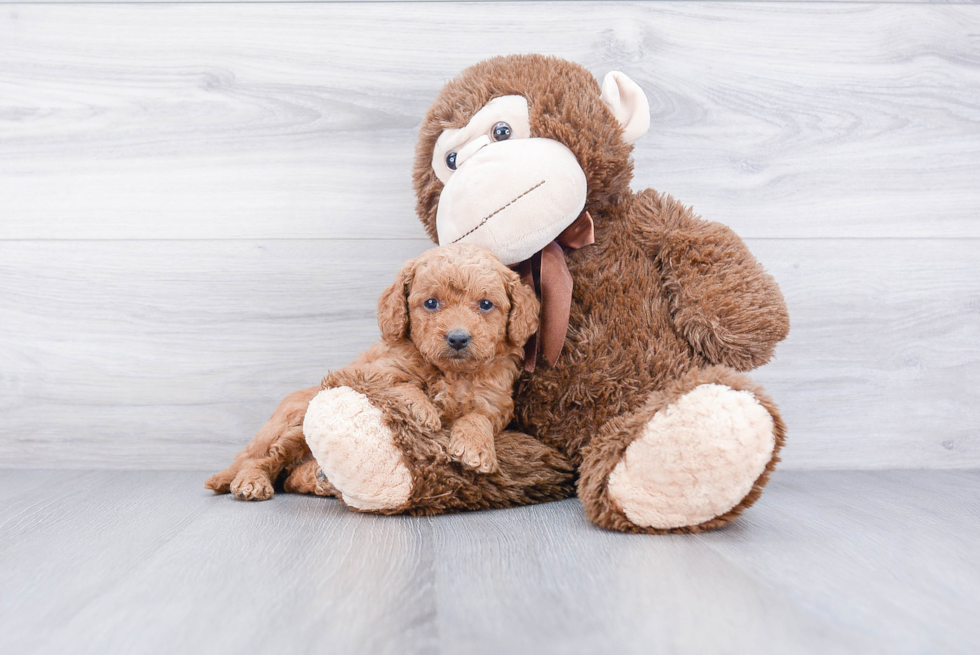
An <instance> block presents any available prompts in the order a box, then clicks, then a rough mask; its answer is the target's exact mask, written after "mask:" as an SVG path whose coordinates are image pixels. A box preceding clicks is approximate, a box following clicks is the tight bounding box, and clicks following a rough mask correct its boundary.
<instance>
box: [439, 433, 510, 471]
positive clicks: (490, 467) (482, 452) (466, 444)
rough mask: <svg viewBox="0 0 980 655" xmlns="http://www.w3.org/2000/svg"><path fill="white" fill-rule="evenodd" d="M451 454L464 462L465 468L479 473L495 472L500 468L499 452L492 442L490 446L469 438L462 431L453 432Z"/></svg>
mask: <svg viewBox="0 0 980 655" xmlns="http://www.w3.org/2000/svg"><path fill="white" fill-rule="evenodd" d="M449 455H450V457H452V458H453V459H454V460H455V461H457V462H459V463H460V464H462V465H463V467H464V468H468V469H472V470H474V471H477V472H479V473H495V472H496V471H497V470H498V466H497V453H496V452H494V449H493V444H492V443H491V444H490V447H489V448H488V447H486V446H485V445H483V444H478V443H475V442H474V441H473V440H470V439H467V438H466V437H465V436H463V435H462V434H460V433H455V434H453V437H452V439H450V441H449Z"/></svg>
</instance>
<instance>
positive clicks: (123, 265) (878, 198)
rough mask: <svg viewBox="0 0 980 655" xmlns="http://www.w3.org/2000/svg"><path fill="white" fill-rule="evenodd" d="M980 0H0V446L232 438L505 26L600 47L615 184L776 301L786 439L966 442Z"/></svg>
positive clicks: (284, 381) (812, 457)
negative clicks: (783, 302)
mask: <svg viewBox="0 0 980 655" xmlns="http://www.w3.org/2000/svg"><path fill="white" fill-rule="evenodd" d="M978 35H980V7H976V6H970V5H960V6H948V5H941V4H931V5H930V4H914V5H896V4H831V3H782V4H754V3H747V4H728V3H697V2H664V3H630V4H626V3H612V2H603V3H587V2H574V3H564V4H556V3H531V4H522V5H518V4H514V3H488V4H472V3H422V4H408V3H397V4H376V3H368V4H346V3H340V4H223V5H222V4H210V3H208V4H205V3H200V4H173V5H142V6H134V5H124V4H117V5H113V4H95V5H81V4H59V5H43V6H36V5H16V4H5V5H3V6H2V7H0V464H5V465H16V466H56V467H75V466H98V467H117V468H127V467H142V468H202V467H203V468H210V467H216V466H219V465H222V464H223V463H224V462H225V460H226V459H227V458H228V457H229V456H230V455H231V454H232V453H233V452H234V450H235V449H236V448H237V447H238V446H239V445H240V444H241V443H243V442H244V440H245V439H247V438H248V437H249V436H250V434H251V433H252V432H254V430H255V429H256V428H257V427H258V426H259V425H260V424H261V422H262V421H263V419H264V418H265V416H266V415H267V413H268V412H269V411H270V410H271V409H272V408H273V407H274V405H275V403H276V401H277V400H278V398H279V397H281V396H282V395H283V394H284V393H286V392H288V391H290V390H292V389H294V388H297V387H298V386H301V385H306V384H310V383H312V382H315V381H316V380H317V379H318V378H319V376H320V375H322V373H323V372H324V370H325V369H326V368H328V367H330V366H337V365H341V364H343V363H344V362H345V361H347V360H349V359H350V358H351V357H352V356H353V355H354V354H355V353H356V352H357V351H358V350H359V349H360V348H363V347H364V346H366V345H367V344H369V343H370V342H371V341H372V340H373V339H374V338H375V337H376V334H377V332H376V328H375V326H374V321H373V318H372V312H373V306H374V298H376V296H377V294H378V292H379V291H380V290H381V289H382V288H383V287H384V286H385V285H386V284H387V283H388V281H389V280H390V278H391V275H392V274H393V272H394V271H395V270H396V269H397V267H398V265H399V263H400V262H401V261H402V259H404V258H406V257H409V256H411V255H413V254H414V253H416V252H419V251H420V250H422V249H424V248H425V247H427V245H428V244H427V242H426V241H425V240H424V239H423V238H422V236H423V235H422V231H421V229H420V227H419V226H418V224H417V221H416V220H415V218H414V215H413V197H412V192H411V187H410V175H409V172H410V168H411V161H412V153H413V144H414V135H415V131H416V129H417V126H418V123H419V120H420V118H421V116H422V114H423V113H424V111H425V109H426V107H427V106H428V104H429V102H430V101H431V99H432V97H433V96H434V94H435V93H436V92H437V91H438V89H439V87H440V86H441V84H442V83H443V82H444V81H445V80H446V79H448V78H449V77H451V76H452V75H453V74H455V73H456V72H458V71H459V70H460V69H461V68H463V67H464V66H466V65H468V64H470V63H472V62H474V61H477V60H479V59H481V58H483V57H486V56H490V55H493V54H498V53H507V52H522V51H537V52H547V53H553V54H558V55H561V56H565V57H568V58H570V59H573V60H576V61H579V62H581V63H583V64H585V65H586V66H588V67H589V68H590V69H591V70H593V71H594V72H595V73H596V74H597V75H601V74H603V73H605V72H607V71H609V70H613V69H619V70H624V71H626V72H628V73H629V74H630V75H631V76H633V77H634V78H635V79H636V80H637V81H639V82H640V84H641V85H642V86H643V87H644V89H645V90H646V92H647V94H648V95H649V97H650V99H651V104H652V108H653V112H654V117H653V128H652V130H651V133H650V134H649V135H648V136H647V137H646V138H645V139H644V140H642V141H641V142H640V143H639V144H638V148H637V150H636V153H635V157H636V163H637V175H636V182H635V186H636V187H637V188H643V187H646V186H653V187H656V188H659V189H662V190H665V191H669V192H671V193H672V194H674V195H675V196H677V197H678V198H680V199H682V200H684V201H685V202H687V203H691V204H694V205H695V207H696V209H697V210H698V211H700V212H701V213H703V214H704V215H705V216H706V217H708V218H711V219H715V220H720V221H723V222H725V223H728V224H729V225H731V226H733V227H734V228H735V229H736V230H738V231H739V232H740V233H741V234H742V235H743V236H745V237H746V238H747V240H748V242H749V244H750V246H751V247H752V249H753V250H754V252H756V253H757V255H758V256H759V257H760V259H761V260H762V261H763V262H764V263H765V264H766V265H767V266H768V267H769V269H770V270H771V271H772V272H773V273H774V274H775V275H776V277H777V278H778V279H779V281H780V283H781V284H782V285H783V289H784V291H785V293H786V295H787V298H788V301H789V303H790V308H791V312H792V317H793V332H792V334H791V336H790V339H789V340H788V341H787V342H786V343H785V344H784V345H783V346H782V347H781V348H780V350H779V353H778V359H777V361H776V362H775V363H773V364H771V365H770V366H768V367H766V368H764V369H763V370H761V371H759V372H758V374H757V378H758V379H760V380H761V381H763V382H764V383H766V384H767V386H768V388H769V390H770V391H771V393H772V394H773V395H774V396H775V398H776V399H777V401H778V402H779V403H780V404H781V406H782V407H783V408H784V411H785V414H786V418H787V421H788V422H789V425H790V443H789V446H788V448H787V450H786V451H785V460H786V464H785V466H786V467H787V468H839V467H844V468H847V467H857V468H885V467H938V468H962V467H976V466H978V465H980V264H978V263H977V262H978V261H980V191H978V186H980V185H978V177H980V174H978V171H980V36H978Z"/></svg>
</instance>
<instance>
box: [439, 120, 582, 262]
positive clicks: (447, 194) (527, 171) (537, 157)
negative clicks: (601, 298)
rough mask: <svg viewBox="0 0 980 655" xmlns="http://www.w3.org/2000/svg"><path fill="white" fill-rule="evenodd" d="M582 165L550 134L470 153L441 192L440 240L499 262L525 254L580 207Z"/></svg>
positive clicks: (545, 241) (540, 244) (544, 241)
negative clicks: (482, 251)
mask: <svg viewBox="0 0 980 655" xmlns="http://www.w3.org/2000/svg"><path fill="white" fill-rule="evenodd" d="M587 191H588V189H587V183H586V179H585V172H584V171H583V170H582V167H581V166H579V163H578V160H576V159H575V155H574V154H573V153H572V151H571V150H569V149H568V148H567V147H566V146H565V145H563V144H561V143H558V142H557V141H554V140H552V139H542V138H534V139H515V140H511V141H500V142H497V143H491V144H489V145H486V146H484V147H482V148H480V149H479V150H478V151H477V152H475V153H474V154H473V155H472V156H470V157H468V158H467V159H466V160H465V161H464V162H463V163H462V164H461V165H460V166H459V169H458V170H456V172H455V173H454V174H453V176H452V177H450V178H449V181H448V182H447V183H446V186H445V188H444V189H443V191H442V195H441V196H440V198H439V208H438V211H437V213H436V230H437V231H438V235H439V243H440V244H443V245H446V244H450V243H472V244H475V245H478V246H483V247H484V248H486V249H488V250H490V251H491V252H493V253H494V254H495V255H497V257H499V258H500V260H501V261H503V262H504V264H507V265H510V264H516V263H517V262H521V261H524V260H525V259H528V258H530V257H531V256H532V255H534V254H535V253H536V252H538V251H540V250H541V249H542V248H544V247H545V246H546V245H548V244H549V243H551V241H553V240H554V239H555V238H556V237H557V236H558V235H559V234H561V233H562V231H563V230H564V229H565V228H567V227H568V226H569V225H571V224H572V223H573V222H574V221H575V219H576V218H578V216H579V214H581V213H582V209H583V208H584V207H585V197H586V193H587Z"/></svg>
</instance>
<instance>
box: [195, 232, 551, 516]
mask: <svg viewBox="0 0 980 655" xmlns="http://www.w3.org/2000/svg"><path fill="white" fill-rule="evenodd" d="M427 305H432V306H427ZM537 314H538V301H537V299H536V298H535V296H534V292H533V291H532V290H531V289H530V288H528V287H526V286H525V285H524V284H523V283H522V282H521V280H520V277H519V276H518V275H517V274H516V273H514V272H513V271H511V270H510V269H508V268H507V267H505V266H503V265H502V264H501V263H500V261H499V260H497V259H496V257H494V256H493V255H492V254H490V253H489V252H488V251H486V250H484V249H482V248H479V247H476V246H472V245H466V244H458V245H454V246H447V247H443V248H437V249H433V250H430V251H428V252H426V253H424V254H422V255H420V256H419V257H418V258H416V259H414V260H412V261H410V262H408V263H407V264H406V265H405V266H404V267H403V268H402V269H401V271H399V273H398V277H397V279H396V280H395V283H394V284H393V285H392V286H391V287H389V288H388V289H387V290H386V291H385V292H384V293H383V294H382V296H381V299H380V300H379V302H378V324H379V326H380V328H381V333H382V340H381V341H380V342H379V343H377V344H375V345H374V346H373V347H372V348H371V349H369V350H368V351H367V352H365V353H364V354H363V355H362V356H361V357H360V358H359V359H358V360H357V361H355V362H354V363H353V364H351V365H350V366H348V367H346V368H344V369H341V370H339V371H335V372H332V373H330V374H328V375H327V376H326V377H325V378H324V380H323V382H322V384H321V387H320V388H312V389H305V390H302V391H299V392H296V393H294V394H292V395H290V396H289V397H287V398H286V400H284V401H283V403H282V404H281V405H280V407H279V409H277V410H276V412H275V413H274V414H273V416H272V418H271V419H270V420H269V422H268V423H267V424H266V426H264V427H263V428H262V430H261V431H260V432H259V434H258V435H257V436H256V438H255V439H253V441H252V442H251V443H250V444H249V445H248V447H246V449H245V450H244V451H242V453H240V454H239V455H238V457H236V459H235V462H234V463H233V464H232V466H231V467H229V468H228V469H226V470H225V471H222V472H221V473H218V474H216V475H214V476H212V477H211V478H210V479H209V480H208V481H207V483H206V486H207V487H208V488H210V489H214V490H215V491H217V492H228V491H231V492H232V493H234V494H235V496H236V497H237V498H240V499H243V500H265V499H267V498H270V497H271V496H272V495H273V490H274V481H275V480H276V478H277V476H279V474H280V472H281V471H282V470H283V469H286V470H288V471H289V475H288V477H287V478H286V479H285V482H284V485H285V487H286V488H287V489H290V490H294V491H306V492H311V493H319V494H321V495H336V494H337V493H338V491H337V489H336V488H335V487H334V486H333V484H331V483H330V482H327V480H323V479H322V476H321V479H320V480H317V476H316V473H315V472H314V471H313V469H312V467H311V465H310V464H309V463H308V461H309V458H310V456H311V454H313V453H316V454H317V459H318V460H319V461H320V464H321V465H322V468H323V469H324V470H325V471H327V472H328V473H330V472H331V471H332V472H335V475H336V476H337V480H335V481H334V482H335V483H336V484H338V485H339V486H340V488H341V492H340V493H341V495H342V497H343V498H344V500H345V501H346V502H348V504H350V505H351V506H353V507H355V508H357V509H362V510H386V509H390V508H392V507H395V506H400V504H401V503H402V502H404V501H406V500H407V499H408V497H409V495H410V493H411V489H412V480H411V477H410V476H409V474H408V469H407V468H406V466H405V464H404V463H402V461H401V456H400V454H399V453H400V451H398V450H397V447H396V446H395V445H393V444H394V440H395V433H396V432H398V431H399V430H400V424H401V423H404V424H405V425H406V426H407V427H408V429H409V431H411V432H412V434H415V435H419V436H421V435H425V436H431V435H434V434H436V433H440V432H441V431H442V430H443V428H444V427H445V428H446V432H447V436H448V441H447V442H446V443H444V444H443V443H442V439H441V438H434V437H433V439H434V441H433V443H437V444H441V447H444V448H445V450H446V452H447V455H448V457H449V459H450V460H453V461H454V462H456V463H457V464H458V465H459V466H461V467H462V468H464V469H473V470H474V471H476V472H478V473H482V474H486V473H494V472H500V466H499V464H498V458H497V455H496V444H495V438H496V437H497V436H498V435H499V434H500V432H501V431H502V430H503V429H504V427H505V426H506V425H507V424H508V423H509V422H510V421H511V419H512V417H513V401H512V397H511V394H512V390H513V385H514V380H515V379H516V377H517V374H518V370H519V367H520V364H521V361H522V358H523V354H524V350H523V346H524V343H525V342H526V341H527V340H528V338H529V337H530V336H531V335H532V334H533V333H534V331H535V330H536V329H537V320H538V319H537ZM450 333H463V334H465V335H467V338H468V344H467V345H465V347H462V348H453V347H451V345H450V343H449V339H448V337H449V335H450ZM320 389H324V390H326V391H323V392H322V393H320V395H319V396H317V397H316V398H315V399H314V398H313V397H314V395H316V394H317V392H319V391H320ZM366 394H367V395H366ZM369 397H370V400H369ZM311 399H313V407H314V408H318V409H320V410H322V411H316V412H314V415H311V414H309V413H308V411H307V406H308V405H310V401H311ZM372 403H374V404H372ZM376 406H378V407H382V408H383V409H384V410H385V411H384V412H383V413H382V411H381V410H379V409H377V408H376ZM304 418H305V423H304ZM304 430H305V431H304ZM311 431H312V432H314V433H315V434H314V435H311V434H310V433H311ZM525 438H526V437H525ZM504 439H505V441H508V443H510V442H513V441H514V440H515V439H517V441H520V439H518V438H516V437H514V436H506V437H504ZM401 441H405V439H404V438H403V439H401ZM309 445H311V446H314V450H313V453H311V451H310V449H309V447H308V446H309ZM531 450H532V451H535V452H536V453H537V456H538V458H539V459H541V458H544V459H547V460H548V461H549V463H553V464H555V466H556V467H557V468H558V469H559V470H565V471H567V469H568V466H567V465H566V464H563V463H562V462H560V461H559V460H560V457H557V456H556V457H553V458H549V457H547V453H546V452H545V450H546V449H542V448H540V447H538V446H534V447H532V448H531ZM505 459H506V461H507V463H508V465H511V466H510V468H511V469H515V467H514V466H513V465H514V464H515V462H514V461H513V460H512V459H510V458H505ZM552 460H553V461H552ZM518 464H519V465H518V466H517V467H516V469H515V470H518V471H524V470H525V469H526V468H527V467H526V466H525V465H524V463H518ZM420 465H424V463H421V464H420ZM348 469H350V470H354V469H356V472H352V473H351V474H350V475H348V474H346V472H347V471H348ZM567 478H568V475H567V472H566V473H563V474H552V473H550V472H549V474H547V475H545V476H544V479H547V480H558V481H559V482H560V483H565V482H567ZM506 497H507V496H506V494H505V495H504V497H503V498H506Z"/></svg>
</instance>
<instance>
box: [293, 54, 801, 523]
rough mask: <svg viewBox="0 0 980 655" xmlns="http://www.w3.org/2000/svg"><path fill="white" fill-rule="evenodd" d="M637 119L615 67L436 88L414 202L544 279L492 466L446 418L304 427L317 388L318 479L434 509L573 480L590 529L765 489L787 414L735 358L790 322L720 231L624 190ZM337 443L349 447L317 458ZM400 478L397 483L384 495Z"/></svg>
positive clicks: (733, 510) (522, 70)
mask: <svg viewBox="0 0 980 655" xmlns="http://www.w3.org/2000/svg"><path fill="white" fill-rule="evenodd" d="M649 121H650V118H649V105H648V104H647V100H646V97H645V96H644V94H643V91H642V90H641V89H640V88H639V86H638V85H636V84H635V83H634V82H632V81H631V80H630V79H629V78H628V77H626V76H625V75H623V74H622V73H610V74H609V75H607V76H606V77H605V79H604V81H603V83H602V85H601V86H600V85H599V83H598V82H597V81H596V79H595V78H594V77H593V76H592V75H591V74H590V73H589V72H588V71H587V70H585V69H584V68H582V67H581V66H578V65H576V64H573V63H570V62H567V61H563V60H560V59H556V58H550V57H543V56H537V55H528V56H509V57H498V58H494V59H490V60H488V61H485V62H482V63H480V64H477V65H475V66H473V67H471V68H469V69H467V70H466V71H464V72H463V73H462V74H461V75H460V76H459V77H458V78H456V79H454V80H452V81H450V82H449V83H448V84H447V85H446V86H445V88H444V89H443V90H442V92H441V93H440V94H439V96H438V97H437V98H436V101H435V103H434V104H433V106H432V107H431V109H430V110H429V112H428V114H427V115H426V117H425V120H424V122H423V124H422V127H421V132H420V135H419V142H418V146H417V149H416V161H415V173H414V180H415V188H416V192H417V196H418V208H417V209H418V214H419V216H420V218H421V220H422V222H423V224H424V225H425V228H426V230H427V231H428V233H429V236H431V237H432V238H433V240H435V241H437V242H438V243H441V244H447V243H457V242H464V243H465V242H470V243H475V244H477V245H482V246H484V247H487V248H489V249H490V250H491V251H493V252H494V253H495V254H496V255H497V256H498V257H500V258H501V259H502V260H503V261H504V263H506V264H509V265H513V266H515V267H517V269H518V270H519V271H520V272H521V273H522V274H523V275H524V276H525V278H526V279H527V280H528V281H529V282H530V283H533V284H534V285H535V287H536V288H537V289H538V291H539V293H540V295H541V301H542V315H541V328H540V330H539V333H538V335H537V338H536V341H535V343H534V344H533V345H529V347H528V352H527V354H526V369H527V370H526V371H525V372H524V373H523V374H522V376H521V377H520V379H519V380H518V383H517V387H516V395H515V403H516V414H515V415H516V425H514V426H513V427H514V428H515V430H514V431H512V432H508V433H507V435H506V438H505V439H504V440H503V441H502V442H501V443H500V444H499V445H498V456H499V457H500V471H498V472H496V473H493V474H489V475H487V474H479V473H475V472H473V471H466V470H463V469H461V468H460V467H459V466H458V465H457V464H455V463H454V462H452V461H451V458H450V457H448V455H447V454H446V453H445V443H444V442H445V439H446V438H445V435H443V436H442V437H437V438H432V437H431V436H430V435H421V434H414V433H412V431H411V430H409V429H407V428H405V426H404V425H400V424H397V423H396V422H391V423H389V425H388V427H387V429H386V430H384V431H381V432H379V431H378V430H374V431H373V432H371V434H369V435H368V434H365V435H345V436H344V437H343V438H342V440H341V441H337V439H338V438H337V437H336V436H334V437H329V438H328V437H326V436H325V435H323V434H321V433H320V432H318V431H317V429H316V428H315V426H316V425H319V423H320V422H322V421H323V420H330V419H331V417H334V418H336V417H338V416H343V415H344V414H345V412H347V413H349V412H351V411H354V410H352V409H351V408H350V407H345V406H340V405H335V404H331V403H332V401H331V400H330V398H331V396H328V395H324V394H321V396H319V397H317V398H316V399H314V400H313V401H312V402H311V404H310V406H309V410H308V413H307V416H306V423H305V425H306V438H307V443H308V444H309V445H310V446H311V448H312V453H313V455H314V456H315V457H316V458H317V460H318V461H319V462H320V463H321V464H322V465H324V467H323V468H324V471H323V473H325V475H326V477H327V478H328V479H330V480H344V481H345V483H346V484H349V485H353V486H356V487H357V489H358V490H359V492H358V493H359V494H361V497H359V498H353V497H349V496H348V494H345V490H344V488H343V485H338V490H339V492H340V493H341V495H342V496H343V497H344V500H345V501H347V503H348V504H349V505H352V506H354V507H355V508H360V509H365V510H369V511H379V512H384V513H396V512H411V513H436V512H442V511H454V510H461V509H475V508H482V507H500V506H506V505H513V504H521V503H530V502H536V501H543V500H550V499H554V498H560V497H564V496H568V495H571V494H573V493H574V492H575V489H576V486H577V492H578V496H579V498H580V499H581V501H582V505H583V506H584V508H585V511H586V514H587V515H588V517H589V519H591V520H592V521H593V522H595V523H597V524H598V525H601V526H603V527H607V528H611V529H615V530H623V531H628V532H666V531H674V532H697V531H701V530H710V529H714V528H717V527H720V526H722V525H725V524H726V523H728V522H729V521H731V520H732V519H733V518H734V517H736V516H737V515H738V514H739V513H740V512H741V511H742V510H744V509H745V508H746V507H748V506H749V505H751V504H752V503H753V502H754V501H755V500H756V499H757V498H758V497H759V495H760V493H761V490H762V487H763V486H764V485H765V483H766V481H767V478H768V476H769V473H770V471H772V469H773V467H774V466H775V464H776V462H777V453H778V452H779V449H780V447H781V446H782V443H783V438H784V426H783V422H782V420H781V419H780V416H779V413H778V411H777V409H776V406H775V405H774V404H773V402H772V401H771V400H770V399H769V397H768V396H766V395H765V394H764V393H763V391H762V389H761V388H760V387H759V386H758V385H756V384H754V383H753V382H752V381H751V380H750V379H749V378H748V377H747V376H745V375H744V372H745V371H749V370H751V369H753V368H755V367H757V366H760V365H762V364H765V363H766V362H767V361H769V359H770V358H771V357H772V355H773V350H774V349H775V347H776V344H777V343H778V342H780V341H781V340H782V339H784V338H785V337H786V334H787V332H788V330H789V318H788V315H787V311H786V307H785V304H784V301H783V298H782V295H781V293H780V291H779V288H778V286H777V285H776V283H775V281H774V280H773V279H772V277H770V276H769V275H768V274H766V273H765V271H764V270H763V269H762V267H761V266H760V265H759V263H758V262H757V261H756V260H755V259H754V258H753V257H752V255H751V254H750V253H749V251H748V250H747V249H746V247H745V245H744V244H743V243H742V241H741V240H740V239H739V238H738V237H737V236H736V235H735V234H734V233H733V232H732V231H731V230H729V229H728V228H727V227H725V226H723V225H719V224H717V223H710V222H706V221H704V220H702V219H700V218H698V217H697V216H694V215H693V214H692V213H691V211H690V210H689V209H688V208H686V207H684V206H682V205H680V204H679V203H677V202H676V201H675V200H674V199H673V198H671V197H669V196H667V195H664V194H661V193H657V192H655V191H651V190H647V191H644V192H642V193H639V194H634V193H633V192H632V191H631V190H630V187H629V183H630V178H631V174H632V161H631V158H630V152H631V150H632V143H633V142H634V141H635V140H636V139H638V138H639V137H641V136H642V135H643V134H645V133H646V131H647V129H648V127H649ZM532 369H533V370H532ZM355 391H356V390H355ZM362 400H363V402H365V403H370V402H371V398H370V397H369V395H364V396H363V399H362ZM357 411H360V410H357ZM311 419H312V420H311ZM353 423H354V424H356V420H355V421H353ZM331 439H333V441H331ZM354 443H357V444H359V445H358V447H357V448H356V449H353V452H352V448H351V446H352V444H354ZM338 448H343V449H344V450H345V452H346V453H347V456H346V457H345V458H336V457H333V458H331V457H327V456H326V454H327V453H328V452H331V451H332V450H334V449H338ZM532 455H533V456H532ZM379 457H380V458H384V460H385V461H388V462H391V464H390V466H389V467H388V468H389V469H390V470H387V469H386V470H385V471H384V472H383V474H381V475H379V474H378V472H377V471H378V467H377V466H369V465H366V464H367V463H368V462H376V461H377V458H379ZM341 459H342V461H340V460H341ZM338 461H340V463H339V464H338ZM327 463H329V466H326V465H325V464H327ZM359 471H365V472H366V471H371V472H372V473H371V476H372V477H371V478H370V479H359V476H360V477H364V476H363V475H361V474H360V473H359ZM396 479H397V480H402V481H404V480H410V484H408V485H405V484H402V486H401V487H399V490H398V491H397V493H393V488H392V486H391V480H396ZM365 489H367V490H368V491H367V495H368V496H370V500H369V502H365V501H364V500H363V498H362V497H363V495H364V493H365V491H364V490H365Z"/></svg>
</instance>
